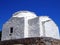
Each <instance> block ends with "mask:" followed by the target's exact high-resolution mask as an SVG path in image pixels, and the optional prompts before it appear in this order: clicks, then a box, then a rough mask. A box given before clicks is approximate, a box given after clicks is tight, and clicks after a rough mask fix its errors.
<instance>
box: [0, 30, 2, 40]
mask: <svg viewBox="0 0 60 45" xmlns="http://www.w3.org/2000/svg"><path fill="white" fill-rule="evenodd" d="M1 34H2V31H0V40H1Z"/></svg>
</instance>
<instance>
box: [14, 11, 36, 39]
mask: <svg viewBox="0 0 60 45" xmlns="http://www.w3.org/2000/svg"><path fill="white" fill-rule="evenodd" d="M13 17H19V18H21V17H24V20H25V26H24V27H25V28H24V36H25V37H26V38H27V37H28V20H29V19H33V18H35V17H37V16H36V14H35V13H34V12H30V11H18V12H16V13H15V14H13Z"/></svg>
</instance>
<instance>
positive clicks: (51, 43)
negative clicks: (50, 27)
mask: <svg viewBox="0 0 60 45" xmlns="http://www.w3.org/2000/svg"><path fill="white" fill-rule="evenodd" d="M0 45H60V40H58V39H52V38H49V37H41V38H40V37H35V38H25V39H18V40H7V41H2V42H0Z"/></svg>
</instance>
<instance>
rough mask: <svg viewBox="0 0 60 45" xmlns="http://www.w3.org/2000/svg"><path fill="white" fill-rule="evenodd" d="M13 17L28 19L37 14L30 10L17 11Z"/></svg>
mask: <svg viewBox="0 0 60 45" xmlns="http://www.w3.org/2000/svg"><path fill="white" fill-rule="evenodd" d="M13 17H24V18H26V19H32V18H35V17H37V16H36V14H35V13H34V12H30V11H18V12H16V13H14V14H13Z"/></svg>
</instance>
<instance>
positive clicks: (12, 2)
mask: <svg viewBox="0 0 60 45" xmlns="http://www.w3.org/2000/svg"><path fill="white" fill-rule="evenodd" d="M19 10H28V11H33V12H35V13H36V14H37V16H42V15H44V16H45V15H47V16H49V17H50V18H52V19H53V20H54V21H55V23H56V24H57V25H58V26H59V28H60V0H0V31H1V30H2V25H3V24H4V23H5V22H6V21H7V20H8V19H9V18H10V17H11V16H12V14H13V13H14V12H16V11H19Z"/></svg>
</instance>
